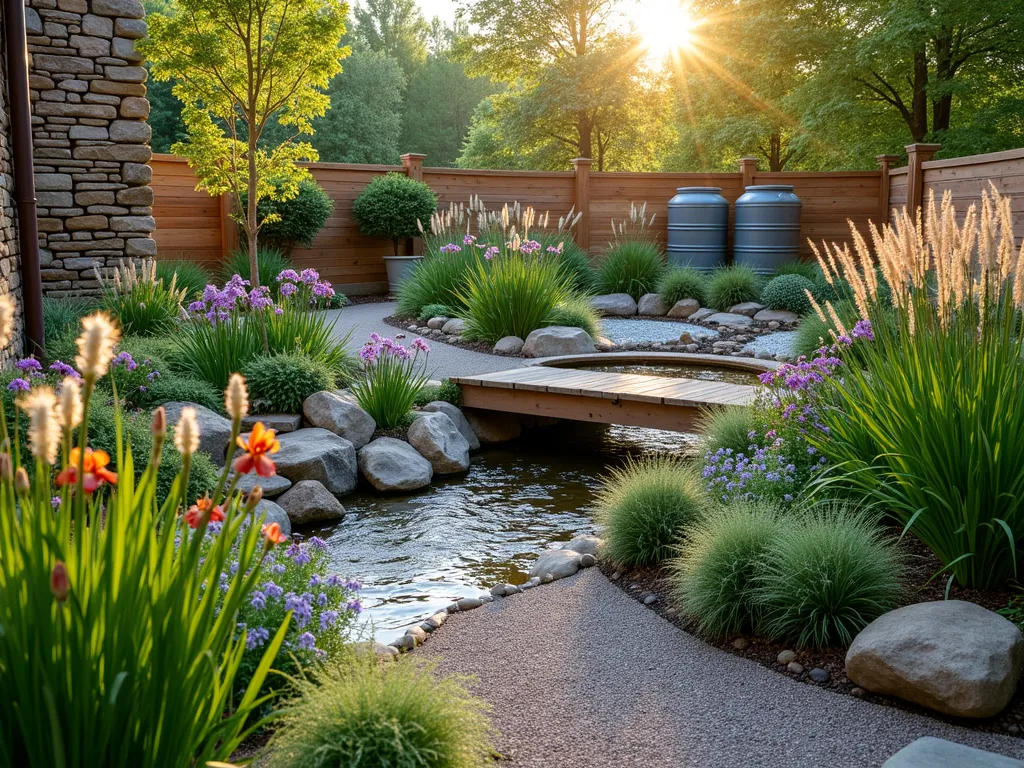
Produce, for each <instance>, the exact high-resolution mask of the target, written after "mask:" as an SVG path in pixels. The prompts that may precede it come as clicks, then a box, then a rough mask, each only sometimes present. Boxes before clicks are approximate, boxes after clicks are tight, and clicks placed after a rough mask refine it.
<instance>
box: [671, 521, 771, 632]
mask: <svg viewBox="0 0 1024 768" xmlns="http://www.w3.org/2000/svg"><path fill="white" fill-rule="evenodd" d="M786 525H789V522H788V521H787V520H786V518H785V516H784V514H783V513H782V512H781V511H780V510H778V509H777V508H775V507H773V506H771V505H766V504H754V503H742V504H735V505H730V506H715V507H713V508H711V509H710V510H708V511H707V512H706V513H705V514H703V515H701V517H700V518H699V519H698V520H696V521H695V522H694V523H692V524H691V525H689V526H688V527H687V528H686V533H685V536H684V538H683V544H682V545H681V547H680V555H679V557H678V558H676V559H675V560H674V561H673V562H672V589H673V594H674V596H675V599H676V601H677V603H678V605H679V610H680V613H681V614H682V615H683V616H686V617H687V618H691V619H693V620H694V621H696V622H697V626H698V627H699V628H700V631H701V632H703V633H704V634H707V635H711V636H714V637H723V636H728V635H735V634H739V633H752V632H754V631H756V629H757V626H758V622H759V617H760V613H761V606H760V604H759V602H758V601H757V599H756V587H757V579H758V577H759V576H760V573H761V570H762V567H763V561H764V557H765V553H766V552H767V551H768V550H769V549H770V548H771V546H772V545H773V542H774V541H775V540H776V539H777V538H778V537H779V536H780V534H781V532H782V528H783V527H784V526H786Z"/></svg>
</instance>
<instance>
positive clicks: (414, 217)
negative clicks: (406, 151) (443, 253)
mask: <svg viewBox="0 0 1024 768" xmlns="http://www.w3.org/2000/svg"><path fill="white" fill-rule="evenodd" d="M435 210H437V196H436V195H435V194H434V193H433V191H432V190H431V189H430V187H428V186H427V185H426V184H424V183H423V182H422V181H416V180H415V179H410V178H409V177H408V176H403V175H402V174H400V173H388V174H386V175H384V176H378V177H377V178H375V179H374V180H373V181H371V182H370V183H369V184H367V185H366V189H364V190H363V191H362V192H360V193H359V197H357V198H356V201H355V203H354V204H353V205H352V215H353V217H355V220H356V223H357V224H358V225H359V231H360V232H362V233H363V234H364V235H368V236H369V237H386V238H388V239H389V240H391V242H392V244H393V245H394V248H395V256H397V255H398V243H399V241H400V240H406V239H408V238H410V237H416V236H417V235H418V234H420V225H421V224H422V226H423V227H429V226H430V217H431V216H432V215H433V213H434V211H435Z"/></svg>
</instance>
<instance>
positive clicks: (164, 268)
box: [156, 259, 213, 302]
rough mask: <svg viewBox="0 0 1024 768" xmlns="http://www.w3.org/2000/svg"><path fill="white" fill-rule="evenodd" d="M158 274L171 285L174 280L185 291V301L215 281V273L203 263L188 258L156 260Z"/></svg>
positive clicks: (158, 276) (197, 294)
mask: <svg viewBox="0 0 1024 768" xmlns="http://www.w3.org/2000/svg"><path fill="white" fill-rule="evenodd" d="M156 276H157V278H158V279H160V280H163V281H164V285H170V284H171V280H174V281H175V282H176V283H177V285H178V287H179V288H181V289H182V290H184V291H185V299H184V301H185V302H189V301H191V300H192V299H195V298H197V297H198V296H199V294H201V293H202V292H203V289H204V288H206V286H207V285H209V284H210V283H212V282H213V275H212V274H210V271H209V270H208V269H206V267H204V266H203V265H202V264H200V263H198V262H195V261H189V260H187V259H160V260H158V261H157V262H156Z"/></svg>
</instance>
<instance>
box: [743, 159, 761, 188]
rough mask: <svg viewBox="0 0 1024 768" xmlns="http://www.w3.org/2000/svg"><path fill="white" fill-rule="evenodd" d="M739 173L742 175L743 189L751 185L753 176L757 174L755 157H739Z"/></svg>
mask: <svg viewBox="0 0 1024 768" xmlns="http://www.w3.org/2000/svg"><path fill="white" fill-rule="evenodd" d="M740 174H741V175H742V176H743V189H746V188H747V187H750V186H753V184H754V177H755V176H756V175H757V158H756V157H741V158H740Z"/></svg>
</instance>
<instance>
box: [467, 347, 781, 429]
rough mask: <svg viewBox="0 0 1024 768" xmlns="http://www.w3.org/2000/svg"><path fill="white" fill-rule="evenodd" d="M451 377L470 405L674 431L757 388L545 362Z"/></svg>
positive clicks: (741, 401)
mask: <svg viewBox="0 0 1024 768" xmlns="http://www.w3.org/2000/svg"><path fill="white" fill-rule="evenodd" d="M609 362H610V361H609ZM687 362H690V361H687ZM719 364H720V363H719ZM762 370H763V369H762ZM452 381H453V382H455V383H456V384H458V385H459V387H460V388H461V389H462V401H463V405H465V406H468V407H470V408H482V409H485V410H491V411H505V412H508V413H523V414H529V415H533V416H549V417H554V418H558V419H571V420H574V421H596V422H601V423H604V424H628V425H632V426H638V427H654V428H656V429H667V430H672V431H676V432H692V431H694V427H695V425H696V423H697V420H698V419H699V416H700V413H701V411H703V410H705V409H707V408H713V407H716V406H727V405H749V404H750V403H752V402H753V401H754V396H755V393H756V387H754V386H750V385H745V384H730V383H726V382H718V381H703V380H698V379H680V378H667V377H659V376H646V375H640V374H635V373H610V372H604V371H588V370H583V369H573V368H561V367H550V366H546V365H534V366H528V367H525V368H513V369H512V370H508V371H498V372H496V373H485V374H481V375H479V376H458V377H453V378H452Z"/></svg>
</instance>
